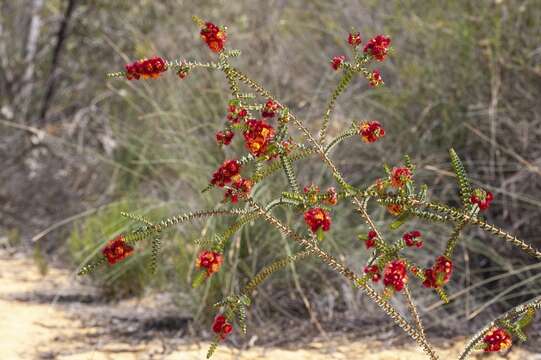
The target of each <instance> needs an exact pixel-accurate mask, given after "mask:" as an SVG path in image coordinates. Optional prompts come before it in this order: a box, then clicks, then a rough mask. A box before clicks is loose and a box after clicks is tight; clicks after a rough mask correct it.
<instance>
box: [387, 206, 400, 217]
mask: <svg viewBox="0 0 541 360" xmlns="http://www.w3.org/2000/svg"><path fill="white" fill-rule="evenodd" d="M387 211H388V212H389V213H390V214H391V215H394V216H398V215H400V214H402V205H400V204H390V205H388V206H387Z"/></svg>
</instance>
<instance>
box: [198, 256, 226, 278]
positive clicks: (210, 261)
mask: <svg viewBox="0 0 541 360" xmlns="http://www.w3.org/2000/svg"><path fill="white" fill-rule="evenodd" d="M222 262H223V257H222V254H220V253H217V252H215V251H208V250H204V251H202V252H201V253H199V256H198V257H197V260H196V262H195V266H196V267H197V268H204V269H205V270H206V271H207V276H211V275H212V274H214V273H215V272H218V271H219V270H220V266H221V265H222Z"/></svg>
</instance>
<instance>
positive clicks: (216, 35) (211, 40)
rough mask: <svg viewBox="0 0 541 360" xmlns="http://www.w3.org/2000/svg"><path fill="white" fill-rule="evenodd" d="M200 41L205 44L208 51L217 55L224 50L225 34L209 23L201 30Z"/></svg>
mask: <svg viewBox="0 0 541 360" xmlns="http://www.w3.org/2000/svg"><path fill="white" fill-rule="evenodd" d="M200 34H201V39H203V41H204V42H205V43H206V44H207V46H208V47H209V49H210V50H212V51H214V52H215V53H219V52H220V51H222V50H223V49H224V45H225V41H226V40H227V34H226V33H225V31H224V30H222V29H220V28H219V27H218V26H216V25H214V24H213V23H211V22H207V23H205V25H204V27H203V28H202V29H201V33H200Z"/></svg>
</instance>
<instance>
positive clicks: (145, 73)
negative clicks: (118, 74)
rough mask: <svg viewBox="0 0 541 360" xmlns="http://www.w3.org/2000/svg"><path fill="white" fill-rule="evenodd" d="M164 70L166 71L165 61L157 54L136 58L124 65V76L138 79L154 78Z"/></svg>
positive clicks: (129, 78)
mask: <svg viewBox="0 0 541 360" xmlns="http://www.w3.org/2000/svg"><path fill="white" fill-rule="evenodd" d="M164 71H167V62H166V61H165V60H164V59H162V58H161V57H159V56H156V57H153V58H150V59H142V60H137V61H135V62H133V63H131V64H127V65H126V78H127V79H128V80H133V79H135V80H139V79H140V78H143V79H148V78H152V79H155V78H157V77H159V76H160V74H161V73H162V72H164Z"/></svg>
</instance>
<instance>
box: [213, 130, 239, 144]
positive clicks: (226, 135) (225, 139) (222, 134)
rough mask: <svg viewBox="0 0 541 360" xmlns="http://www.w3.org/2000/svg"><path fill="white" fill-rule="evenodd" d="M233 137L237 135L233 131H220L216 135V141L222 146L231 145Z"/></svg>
mask: <svg viewBox="0 0 541 360" xmlns="http://www.w3.org/2000/svg"><path fill="white" fill-rule="evenodd" d="M233 136H235V133H234V132H233V131H231V130H225V131H218V132H217V133H216V141H217V142H218V144H220V145H229V144H230V143H231V140H232V139H233Z"/></svg>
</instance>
